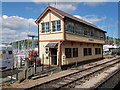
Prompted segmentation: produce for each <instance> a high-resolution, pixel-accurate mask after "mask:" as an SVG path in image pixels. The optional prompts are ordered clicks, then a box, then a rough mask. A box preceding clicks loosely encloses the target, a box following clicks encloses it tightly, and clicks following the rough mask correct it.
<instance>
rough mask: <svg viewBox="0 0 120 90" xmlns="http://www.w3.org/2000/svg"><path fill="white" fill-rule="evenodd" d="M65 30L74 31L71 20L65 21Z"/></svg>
mask: <svg viewBox="0 0 120 90" xmlns="http://www.w3.org/2000/svg"><path fill="white" fill-rule="evenodd" d="M65 31H67V32H70V33H74V32H75V25H74V23H73V22H70V21H65Z"/></svg>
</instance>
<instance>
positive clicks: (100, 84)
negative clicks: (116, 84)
mask: <svg viewBox="0 0 120 90" xmlns="http://www.w3.org/2000/svg"><path fill="white" fill-rule="evenodd" d="M118 72H120V68H119V69H118V70H117V71H115V72H113V73H112V74H111V75H110V76H108V77H107V78H105V79H104V80H103V81H102V82H100V83H99V84H97V85H96V86H95V87H94V89H95V90H97V89H98V88H99V87H101V86H102V85H103V84H105V83H106V82H107V81H108V80H110V79H111V78H112V77H113V76H115V75H116V74H117V73H118Z"/></svg>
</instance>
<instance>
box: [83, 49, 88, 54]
mask: <svg viewBox="0 0 120 90" xmlns="http://www.w3.org/2000/svg"><path fill="white" fill-rule="evenodd" d="M83 53H84V56H87V48H84V50H83Z"/></svg>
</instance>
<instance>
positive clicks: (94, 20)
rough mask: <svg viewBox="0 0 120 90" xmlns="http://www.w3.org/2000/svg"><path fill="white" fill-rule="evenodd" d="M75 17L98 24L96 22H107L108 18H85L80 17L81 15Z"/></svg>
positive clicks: (90, 16)
mask: <svg viewBox="0 0 120 90" xmlns="http://www.w3.org/2000/svg"><path fill="white" fill-rule="evenodd" d="M74 16H75V17H77V18H80V19H83V20H85V21H88V22H90V23H96V22H99V21H102V20H105V19H106V18H107V17H106V16H103V17H101V18H98V17H97V16H96V15H86V16H83V17H82V16H79V15H74Z"/></svg>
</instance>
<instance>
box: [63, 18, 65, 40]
mask: <svg viewBox="0 0 120 90" xmlns="http://www.w3.org/2000/svg"><path fill="white" fill-rule="evenodd" d="M63 40H65V20H64V19H63Z"/></svg>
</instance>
